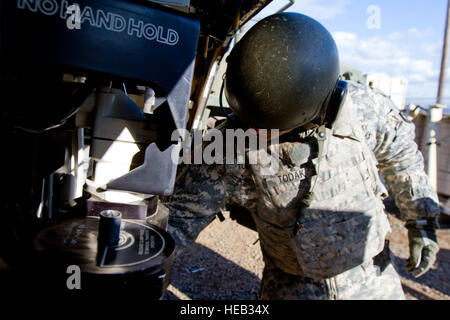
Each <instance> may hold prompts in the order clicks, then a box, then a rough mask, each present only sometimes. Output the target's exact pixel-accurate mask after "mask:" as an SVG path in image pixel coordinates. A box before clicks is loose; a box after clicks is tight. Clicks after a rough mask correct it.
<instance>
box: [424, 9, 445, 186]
mask: <svg viewBox="0 0 450 320" xmlns="http://www.w3.org/2000/svg"><path fill="white" fill-rule="evenodd" d="M449 17H450V0H448V1H447V18H446V22H445V32H444V43H443V46H442V60H441V72H440V75H439V86H438V94H437V99H436V105H434V106H432V107H430V109H429V110H428V130H427V131H428V134H427V136H428V139H427V140H428V142H427V147H428V148H427V154H426V157H427V174H428V177H429V178H430V182H431V184H432V185H433V187H434V189H435V190H436V191H437V171H438V163H437V147H438V145H439V121H441V119H442V110H443V109H444V105H443V95H444V85H445V69H446V67H447V44H448V37H449V34H450V33H449V29H450V20H449Z"/></svg>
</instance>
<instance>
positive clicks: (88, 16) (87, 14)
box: [81, 6, 96, 27]
mask: <svg viewBox="0 0 450 320" xmlns="http://www.w3.org/2000/svg"><path fill="white" fill-rule="evenodd" d="M86 20H88V21H89V24H90V25H91V26H93V27H95V26H96V23H95V18H94V12H93V11H92V8H91V7H88V6H86V7H85V8H84V9H83V12H81V23H84V21H86Z"/></svg>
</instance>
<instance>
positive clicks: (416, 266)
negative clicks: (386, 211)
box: [405, 220, 439, 278]
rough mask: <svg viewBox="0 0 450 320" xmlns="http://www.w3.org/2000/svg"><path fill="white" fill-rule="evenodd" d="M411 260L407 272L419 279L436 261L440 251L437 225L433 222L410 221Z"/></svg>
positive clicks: (408, 223) (407, 265)
mask: <svg viewBox="0 0 450 320" xmlns="http://www.w3.org/2000/svg"><path fill="white" fill-rule="evenodd" d="M405 226H406V228H408V239H409V259H408V260H407V263H406V267H405V268H406V271H408V272H410V273H411V274H412V275H413V276H414V277H416V278H418V277H420V276H422V275H423V274H424V273H425V272H427V271H428V270H429V269H430V268H431V266H432V265H433V264H434V262H435V261H436V255H437V253H438V251H439V246H438V244H437V237H436V227H437V223H436V222H434V221H431V220H408V222H407V223H406V225H405Z"/></svg>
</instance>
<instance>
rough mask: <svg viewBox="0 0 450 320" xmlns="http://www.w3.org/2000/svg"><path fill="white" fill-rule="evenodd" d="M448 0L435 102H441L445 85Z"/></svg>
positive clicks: (448, 2) (449, 5)
mask: <svg viewBox="0 0 450 320" xmlns="http://www.w3.org/2000/svg"><path fill="white" fill-rule="evenodd" d="M449 16H450V0H449V1H447V19H446V22H445V33H444V45H443V46H442V60H441V73H440V75H439V88H438V95H437V101H436V102H437V103H438V104H443V101H442V100H443V95H444V85H445V69H446V68H447V45H448V37H449V29H450V20H449Z"/></svg>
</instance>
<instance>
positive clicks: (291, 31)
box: [160, 13, 439, 299]
mask: <svg viewBox="0 0 450 320" xmlns="http://www.w3.org/2000/svg"><path fill="white" fill-rule="evenodd" d="M227 62H228V68H227V72H226V79H225V94H226V97H227V100H228V102H229V104H230V107H231V109H232V110H233V112H234V115H235V116H236V117H237V119H239V122H237V121H227V123H226V124H225V126H224V128H236V127H240V128H247V127H248V128H267V129H279V130H280V132H281V134H280V138H279V143H278V144H276V145H275V146H276V147H277V148H278V150H279V153H273V152H272V151H273V150H274V149H273V147H274V146H273V145H271V146H270V147H269V148H268V149H267V151H265V152H266V153H267V154H269V155H270V156H271V157H275V160H276V161H277V164H278V170H277V171H276V172H273V173H272V174H267V173H266V174H263V169H264V168H265V167H264V165H262V164H246V165H245V166H242V165H237V164H213V165H206V164H202V165H190V166H188V167H187V170H186V171H185V172H184V174H183V175H182V176H181V177H180V178H179V180H178V181H177V184H176V189H175V192H174V194H173V196H171V197H169V198H167V199H166V200H165V202H164V204H160V205H161V207H164V206H165V207H166V208H168V210H170V217H169V232H170V233H171V235H172V236H173V237H174V238H175V240H176V242H177V244H178V246H179V248H182V247H183V246H188V245H189V243H192V242H193V241H195V239H196V237H197V235H198V234H199V232H200V231H201V230H202V229H203V228H204V227H206V226H207V225H208V224H209V223H210V222H211V221H212V220H213V219H214V217H215V215H216V214H217V213H218V212H220V210H223V208H224V207H225V206H226V205H227V204H233V205H239V206H242V207H245V208H246V209H248V210H249V211H250V212H251V215H252V217H253V219H254V221H255V224H256V228H257V231H258V234H259V239H260V245H261V250H262V253H263V257H264V262H265V268H264V272H263V279H262V284H261V298H262V299H404V294H403V291H402V288H401V283H400V279H399V276H398V274H397V273H396V271H395V269H394V267H393V265H392V263H391V261H390V257H389V255H390V253H389V248H388V245H387V243H386V240H385V237H386V234H387V233H388V232H390V226H389V221H388V218H387V215H386V213H385V211H384V206H383V202H382V199H383V198H385V197H387V194H388V191H387V190H386V188H385V186H384V184H383V183H382V181H381V180H380V177H379V173H381V175H382V176H383V177H384V180H385V182H386V183H387V185H388V186H389V189H390V190H391V191H392V192H393V194H394V196H395V202H396V205H397V206H398V208H399V210H400V213H401V218H402V219H403V220H404V221H406V227H407V228H408V231H409V233H408V234H409V241H410V242H409V245H410V257H409V259H408V262H407V270H408V271H409V272H412V274H413V275H415V276H420V275H422V274H423V273H425V272H426V271H428V270H429V268H430V267H431V266H432V264H433V263H434V261H435V258H436V254H437V251H438V250H439V248H438V245H437V240H436V232H435V229H436V227H437V223H436V221H437V219H436V218H437V216H438V214H439V206H438V198H437V194H436V192H435V191H434V190H433V188H432V186H431V184H430V182H429V180H428V178H427V176H426V174H425V173H424V169H423V158H422V156H421V154H420V152H419V151H418V149H417V145H416V144H415V142H414V125H413V124H412V123H410V122H409V121H408V120H407V119H405V117H404V116H403V115H402V113H401V112H400V111H399V110H398V108H396V106H395V105H394V104H393V103H392V101H391V100H390V99H389V98H387V97H386V96H384V95H382V94H380V93H377V92H375V91H374V90H372V89H371V88H369V87H366V86H363V85H359V84H356V83H352V82H345V81H341V80H339V58H338V52H337V48H336V45H335V42H334V40H333V39H332V37H331V35H330V34H329V33H328V31H327V30H326V29H325V28H324V27H323V26H322V25H320V24H319V23H318V22H317V21H315V20H313V19H311V18H309V17H307V16H304V15H301V14H296V13H281V14H275V15H272V16H269V17H267V18H265V19H263V20H262V21H260V22H259V23H257V24H256V25H255V26H254V27H253V28H252V29H250V31H249V32H248V33H247V34H246V35H245V36H244V37H243V39H242V40H241V41H240V42H238V43H237V45H236V46H235V47H234V48H233V50H232V52H231V54H230V56H229V58H228V60H227ZM263 151H264V149H261V150H256V151H255V152H257V153H259V152H263ZM249 153H250V151H249V152H247V156H248V155H249Z"/></svg>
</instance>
